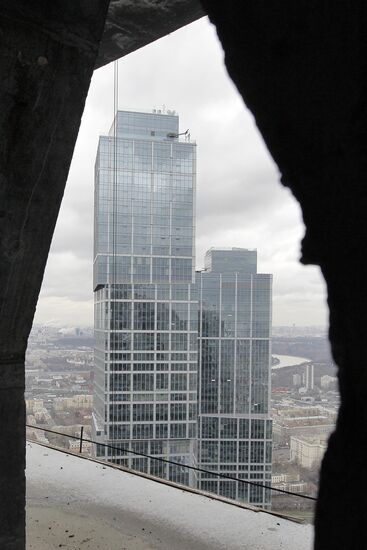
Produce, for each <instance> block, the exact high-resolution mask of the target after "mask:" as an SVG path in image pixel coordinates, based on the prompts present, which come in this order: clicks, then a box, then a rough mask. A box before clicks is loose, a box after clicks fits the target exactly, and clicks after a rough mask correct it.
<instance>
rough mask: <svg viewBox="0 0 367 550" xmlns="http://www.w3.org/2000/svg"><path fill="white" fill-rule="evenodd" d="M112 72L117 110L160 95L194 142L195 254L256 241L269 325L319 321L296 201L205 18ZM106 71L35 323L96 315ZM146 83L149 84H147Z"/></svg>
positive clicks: (318, 294)
mask: <svg viewBox="0 0 367 550" xmlns="http://www.w3.org/2000/svg"><path fill="white" fill-rule="evenodd" d="M178 51H179V52H180V55H179V59H176V58H175V55H176V54H174V53H173V52H178ZM208 58H209V59H210V62H208ZM119 70H120V97H119V104H120V107H121V108H122V107H123V106H124V105H131V106H135V107H136V108H137V110H139V108H140V107H142V106H146V107H150V106H152V107H154V106H160V107H161V106H162V103H164V102H166V105H167V107H168V108H175V109H177V111H178V113H179V114H180V117H181V120H182V128H183V129H184V130H186V128H190V130H191V133H192V135H195V136H196V138H197V139H198V141H200V144H201V160H200V163H199V167H198V200H197V220H198V225H197V250H196V255H197V258H199V259H200V258H202V257H203V255H204V252H205V250H207V249H209V248H210V247H211V246H213V245H218V246H228V245H235V246H242V247H249V248H258V249H259V250H261V251H262V255H261V258H260V265H259V269H260V271H262V272H269V271H270V272H273V273H274V274H275V278H274V320H273V325H275V326H277V325H293V324H296V325H326V322H327V314H326V306H325V290H324V283H323V282H322V280H321V277H320V274H319V272H318V269H317V268H314V267H304V266H301V265H300V264H299V262H298V257H299V248H300V240H301V238H302V235H303V227H302V223H301V220H300V213H299V209H298V206H297V204H296V202H295V201H294V199H293V198H291V196H290V193H289V192H288V190H286V189H285V188H283V187H282V186H281V185H280V183H279V181H278V180H279V175H278V174H277V170H276V167H275V165H274V163H273V161H272V160H271V159H270V156H269V154H268V152H267V151H266V148H265V146H264V144H263V143H262V140H261V138H260V137H259V134H258V131H257V129H256V128H255V126H254V123H253V120H252V117H251V116H250V115H249V113H248V111H247V110H246V108H245V107H244V106H243V104H242V100H241V99H240V98H239V96H238V94H237V92H236V90H235V89H234V86H233V84H232V83H231V81H230V80H229V78H228V76H227V75H226V73H225V70H224V67H223V61H222V51H221V48H220V46H219V44H218V41H217V38H216V36H215V32H214V30H213V29H212V27H211V26H210V25H209V23H208V22H207V21H206V20H201V21H198V22H196V23H194V24H193V25H190V26H188V27H185V28H183V29H181V30H180V31H178V32H177V33H173V34H172V35H170V36H168V37H165V38H164V39H162V40H159V41H157V42H155V43H154V44H151V45H150V46H148V47H147V48H143V49H142V50H140V51H137V52H135V53H133V54H131V55H130V56H128V57H127V58H126V59H124V60H123V61H121V62H120V67H119ZM112 73H113V71H112V66H108V67H105V68H103V69H100V70H98V71H96V73H95V74H94V77H93V81H92V85H91V89H90V93H89V98H88V100H87V103H86V111H85V114H84V117H83V121H82V125H81V130H80V135H79V139H78V142H77V145H76V149H75V155H74V159H73V163H72V167H71V171H70V174H69V180H68V185H67V189H66V193H65V198H64V203H63V206H62V208H61V212H60V217H59V221H58V224H57V227H56V231H55V235H54V240H53V245H52V248H51V253H50V257H49V261H48V266H47V269H46V273H45V278H44V284H43V288H42V292H41V296H40V299H39V305H38V309H37V314H36V318H35V322H36V323H54V324H58V325H61V326H63V325H72V324H74V325H75V324H78V325H89V326H90V325H92V322H93V321H92V319H93V317H92V309H93V306H92V292H91V289H92V274H91V269H90V259H91V257H92V234H93V229H92V226H93V223H92V200H93V189H92V187H93V186H92V179H93V174H92V172H93V168H92V167H93V158H94V155H95V152H96V146H97V140H98V135H99V134H100V133H102V132H103V131H104V130H105V128H106V127H107V121H110V120H111V116H112V111H113V105H112V103H113V102H112V87H113V86H112ZM153 74H154V79H153V78H152V76H153ZM153 80H154V86H150V85H149V86H146V85H145V84H146V82H149V83H151V82H152V81H153ZM109 98H110V99H109ZM212 151H216V153H215V154H214V155H213V154H212V153H211V152H212ZM223 182H224V183H223ZM196 267H198V268H200V267H201V265H200V261H199V262H197V265H196Z"/></svg>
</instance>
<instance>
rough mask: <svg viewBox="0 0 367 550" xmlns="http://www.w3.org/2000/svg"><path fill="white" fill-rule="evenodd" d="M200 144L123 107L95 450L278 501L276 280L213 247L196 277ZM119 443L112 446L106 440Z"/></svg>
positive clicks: (262, 501)
mask: <svg viewBox="0 0 367 550" xmlns="http://www.w3.org/2000/svg"><path fill="white" fill-rule="evenodd" d="M195 184H196V145H195V143H194V142H192V141H190V139H189V137H188V136H187V134H186V137H185V138H184V139H181V135H180V132H179V119H178V116H177V115H176V114H175V113H174V112H172V111H167V113H162V112H154V111H153V112H150V113H142V112H130V111H119V112H118V113H117V115H116V117H115V120H114V123H113V125H112V127H111V131H110V134H109V135H108V136H101V137H100V140H99V147H98V153H97V158H96V165H95V238H94V243H95V250H94V295H95V370H94V411H93V437H94V439H95V440H97V441H98V442H99V443H101V444H107V447H105V446H103V445H97V449H96V453H97V456H99V457H102V458H105V459H106V460H110V461H113V462H116V463H119V464H122V465H125V466H128V467H131V468H133V469H135V470H139V471H143V472H147V473H150V474H153V475H157V476H160V477H164V478H167V479H170V480H172V481H177V482H180V483H184V484H187V485H191V486H198V487H200V488H202V489H204V490H207V491H211V492H214V493H217V494H220V495H224V496H227V497H230V498H236V499H239V500H245V501H249V502H251V503H254V504H257V505H262V506H268V505H269V503H270V495H269V491H268V490H267V489H263V488H258V487H254V486H252V487H251V486H247V485H243V484H240V483H238V482H236V481H231V480H225V479H219V478H218V477H217V476H215V475H210V474H204V473H198V474H197V475H195V474H194V473H193V472H192V471H190V470H188V469H187V468H183V467H181V466H177V465H172V464H170V465H168V464H165V463H163V462H159V461H157V460H154V458H149V457H144V456H138V455H134V454H132V453H129V452H127V451H128V450H130V451H134V452H136V453H143V454H145V455H149V456H152V457H160V458H164V459H168V460H172V461H175V462H177V463H180V464H188V465H193V466H195V465H197V464H199V465H200V466H201V467H202V468H204V469H206V470H210V471H212V472H218V473H223V474H227V475H230V476H233V477H236V478H243V479H248V480H251V481H254V482H256V483H259V484H264V483H266V484H269V485H270V480H271V437H272V428H271V420H270V351H271V350H270V336H271V286H272V277H271V275H262V274H258V273H257V254H256V251H252V250H246V249H241V248H232V249H228V250H223V249H211V250H209V252H208V253H207V254H206V258H205V270H204V271H202V272H197V273H196V274H195V257H194V256H195V253H194V251H195V217H194V211H195ZM108 446H109V447H108Z"/></svg>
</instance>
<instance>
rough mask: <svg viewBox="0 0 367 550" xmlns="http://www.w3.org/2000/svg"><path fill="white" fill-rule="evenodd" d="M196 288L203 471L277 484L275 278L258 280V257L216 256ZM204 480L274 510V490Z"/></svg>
mask: <svg viewBox="0 0 367 550" xmlns="http://www.w3.org/2000/svg"><path fill="white" fill-rule="evenodd" d="M197 288H198V295H199V360H200V367H199V373H200V376H199V378H200V382H199V392H198V393H199V453H198V458H199V464H200V467H201V468H204V469H206V470H209V471H213V472H218V473H222V474H225V475H228V476H232V477H235V478H240V479H241V478H242V479H247V480H250V481H252V482H254V483H258V484H262V485H264V484H266V485H271V451H272V426H271V419H270V380H271V379H270V357H271V355H270V353H271V340H270V338H271V293H272V276H271V275H264V274H258V273H257V253H256V251H255V250H246V249H243V248H231V249H211V250H209V251H208V252H207V254H206V257H205V270H204V271H202V272H198V273H197ZM199 476H200V477H199V487H200V488H201V489H204V490H206V491H210V492H213V493H218V494H220V495H223V496H226V497H229V498H234V499H239V500H246V501H249V502H251V503H253V504H256V505H258V506H265V507H267V506H269V504H270V491H269V490H268V489H264V488H261V487H256V486H254V485H252V486H251V485H246V484H241V483H238V482H236V481H231V480H225V479H220V478H218V477H217V476H214V475H213V476H210V475H208V474H199Z"/></svg>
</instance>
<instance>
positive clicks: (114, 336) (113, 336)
mask: <svg viewBox="0 0 367 550" xmlns="http://www.w3.org/2000/svg"><path fill="white" fill-rule="evenodd" d="M118 70H119V66H118V60H116V61H115V62H114V64H113V111H114V113H113V115H114V119H113V142H112V143H113V145H112V147H113V149H112V152H113V157H112V280H111V281H110V308H109V311H110V338H109V371H108V380H109V387H108V394H109V399H108V412H107V419H106V421H107V422H108V423H109V429H111V428H112V436H113V438H114V436H115V426H116V418H115V415H116V414H117V411H116V410H115V401H113V402H112V405H111V395H114V394H115V375H114V374H111V360H112V357H111V348H112V346H111V340H112V342H113V343H114V345H113V349H114V351H116V347H117V342H118V333H117V302H116V296H117V288H116V286H117V265H116V253H117V215H118V206H117V143H118V141H117V138H118V94H119V72H118ZM111 310H112V311H111ZM111 313H112V315H111ZM113 357H115V355H114V356H113ZM113 371H115V369H113ZM111 408H112V422H111ZM108 437H110V434H108ZM113 451H114V450H113ZM111 459H112V462H114V460H115V459H116V455H115V453H114V452H112V453H111Z"/></svg>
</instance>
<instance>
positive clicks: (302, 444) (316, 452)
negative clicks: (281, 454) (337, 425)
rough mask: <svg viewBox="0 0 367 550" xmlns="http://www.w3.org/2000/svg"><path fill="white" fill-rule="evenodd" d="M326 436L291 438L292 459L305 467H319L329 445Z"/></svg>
mask: <svg viewBox="0 0 367 550" xmlns="http://www.w3.org/2000/svg"><path fill="white" fill-rule="evenodd" d="M327 439H328V438H327V437H326V436H319V437H315V436H313V437H312V436H303V437H291V438H290V460H291V461H292V462H296V463H297V464H299V465H300V466H302V467H303V468H308V469H311V468H317V467H318V466H319V465H320V462H321V459H322V457H323V456H324V453H325V451H326V447H327Z"/></svg>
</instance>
